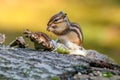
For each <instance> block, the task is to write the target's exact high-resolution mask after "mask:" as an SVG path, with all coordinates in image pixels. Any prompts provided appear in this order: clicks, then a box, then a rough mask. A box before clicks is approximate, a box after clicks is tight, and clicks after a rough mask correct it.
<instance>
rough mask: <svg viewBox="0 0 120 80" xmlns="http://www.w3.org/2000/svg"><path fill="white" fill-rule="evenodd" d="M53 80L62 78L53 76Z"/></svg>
mask: <svg viewBox="0 0 120 80" xmlns="http://www.w3.org/2000/svg"><path fill="white" fill-rule="evenodd" d="M51 80H60V78H59V77H58V76H53V77H51Z"/></svg>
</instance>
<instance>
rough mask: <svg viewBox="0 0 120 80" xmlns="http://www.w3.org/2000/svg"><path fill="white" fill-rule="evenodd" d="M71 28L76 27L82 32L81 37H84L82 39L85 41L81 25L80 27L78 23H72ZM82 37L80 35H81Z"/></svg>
mask: <svg viewBox="0 0 120 80" xmlns="http://www.w3.org/2000/svg"><path fill="white" fill-rule="evenodd" d="M71 26H72V27H76V28H77V29H78V30H79V31H80V33H81V35H82V39H83V32H82V30H81V28H80V25H78V24H76V23H71ZM77 33H79V32H77ZM79 36H80V35H79Z"/></svg>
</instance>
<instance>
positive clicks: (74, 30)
mask: <svg viewBox="0 0 120 80" xmlns="http://www.w3.org/2000/svg"><path fill="white" fill-rule="evenodd" d="M71 31H73V32H75V33H77V36H78V38H79V39H80V34H79V32H77V31H76V29H71ZM80 41H81V39H80Z"/></svg>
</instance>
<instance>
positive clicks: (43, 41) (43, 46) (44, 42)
mask: <svg viewBox="0 0 120 80" xmlns="http://www.w3.org/2000/svg"><path fill="white" fill-rule="evenodd" d="M24 34H25V35H26V36H25V37H27V38H29V39H30V40H31V41H32V42H34V47H35V49H36V50H53V49H54V44H53V42H52V40H51V38H50V37H48V36H47V35H46V34H45V33H42V32H31V31H29V30H28V29H26V30H25V31H24Z"/></svg>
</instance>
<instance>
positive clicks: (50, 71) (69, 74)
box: [0, 46, 120, 80]
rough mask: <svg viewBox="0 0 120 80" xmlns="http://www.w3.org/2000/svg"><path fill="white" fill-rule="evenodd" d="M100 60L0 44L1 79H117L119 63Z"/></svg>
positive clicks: (119, 69)
mask: <svg viewBox="0 0 120 80" xmlns="http://www.w3.org/2000/svg"><path fill="white" fill-rule="evenodd" d="M97 54H98V53H97ZM99 55H100V54H99ZM101 60H102V59H101ZM101 60H94V59H89V58H85V57H81V56H74V55H67V54H58V53H54V52H48V51H45V52H41V51H36V50H32V49H20V48H8V47H6V46H0V80H119V79H120V67H119V65H117V64H115V63H113V64H111V63H106V61H105V62H104V61H101ZM105 72H109V73H110V75H111V74H112V76H110V77H109V78H108V77H104V76H103V73H105Z"/></svg>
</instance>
